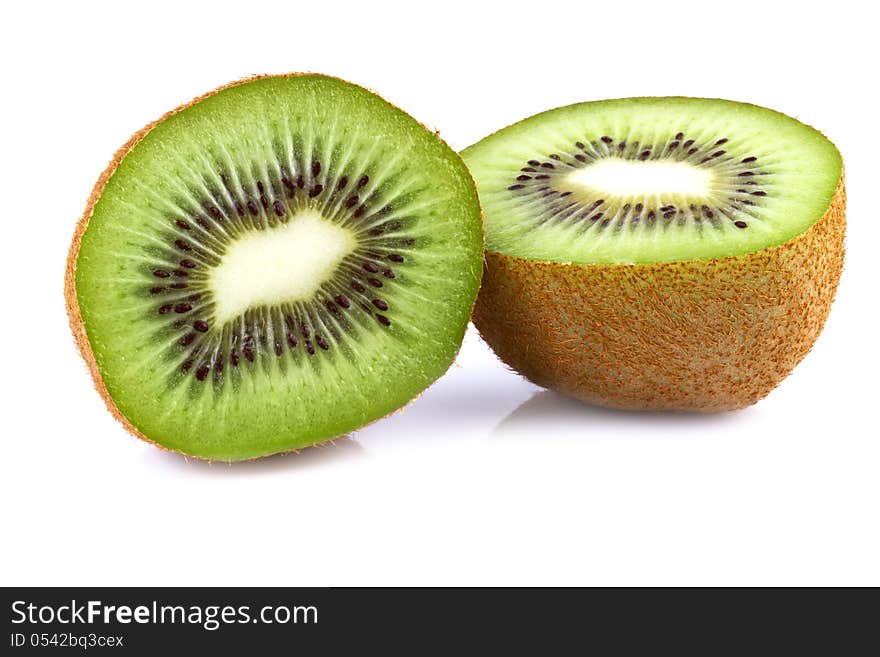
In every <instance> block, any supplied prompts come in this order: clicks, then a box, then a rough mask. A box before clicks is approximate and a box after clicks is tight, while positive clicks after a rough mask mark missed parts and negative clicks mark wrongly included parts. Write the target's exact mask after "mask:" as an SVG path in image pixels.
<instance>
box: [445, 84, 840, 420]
mask: <svg viewBox="0 0 880 657" xmlns="http://www.w3.org/2000/svg"><path fill="white" fill-rule="evenodd" d="M462 155H463V157H464V159H465V161H466V162H467V164H468V166H469V167H470V169H471V172H472V173H473V175H474V178H475V179H476V181H477V188H478V190H479V193H480V199H481V202H482V204H483V211H484V216H485V222H486V246H487V255H486V262H485V271H484V277H483V287H482V289H481V291H480V295H479V298H478V301H477V306H476V308H475V312H474V322H475V324H476V325H477V328H478V329H479V330H480V333H481V335H482V336H483V337H484V338H485V339H486V341H487V342H488V343H489V344H490V345H491V346H492V348H493V349H494V350H495V352H496V353H497V354H498V356H499V357H500V358H501V359H502V360H504V361H505V362H507V363H508V364H509V365H510V366H511V367H513V368H514V369H516V370H517V371H519V372H520V373H522V374H523V375H525V376H526V377H528V378H529V379H531V380H532V381H534V382H535V383H537V384H539V385H541V386H544V387H549V388H554V389H557V390H559V391H561V392H564V393H566V394H569V395H572V396H575V397H577V398H579V399H582V400H584V401H588V402H591V403H596V404H600V405H605V406H611V407H617V408H631V409H677V410H693V411H716V410H727V409H735V408H741V407H744V406H747V405H749V404H752V403H754V402H756V401H757V400H759V399H761V398H762V397H764V396H765V395H767V394H768V393H769V392H770V391H771V390H772V389H773V388H774V387H775V386H776V385H777V384H778V383H779V382H780V381H781V380H782V379H783V378H784V377H785V376H786V375H787V374H788V373H789V372H790V371H791V369H792V368H793V367H794V366H795V365H796V364H797V363H798V362H799V361H800V360H801V359H802V358H803V357H804V356H805V355H806V353H807V352H808V351H809V349H810V348H811V347H812V345H813V343H814V342H815V340H816V338H817V336H818V335H819V332H820V331H821V329H822V326H823V324H824V322H825V319H826V318H827V316H828V312H829V309H830V306H831V302H832V300H833V297H834V294H835V290H836V288H837V283H838V280H839V277H840V273H841V269H842V265H843V240H844V228H845V220H844V206H845V191H844V182H843V165H842V161H841V157H840V154H839V153H838V151H837V149H836V148H835V147H834V145H833V144H831V142H829V141H828V140H827V139H826V138H825V137H824V136H823V135H822V134H820V133H819V132H817V131H816V130H814V129H813V128H810V127H808V126H806V125H804V124H802V123H800V122H798V121H796V120H795V119H792V118H790V117H788V116H785V115H783V114H780V113H778V112H775V111H772V110H768V109H764V108H761V107H757V106H754V105H748V104H744V103H737V102H732V101H726V100H714V99H697V98H628V99H619V100H609V101H599V102H588V103H581V104H577V105H571V106H568V107H562V108H559V109H555V110H550V111H548V112H545V113H542V114H538V115H536V116H533V117H530V118H527V119H525V120H523V121H521V122H519V123H516V124H514V125H512V126H509V127H507V128H505V129H503V130H501V131H499V132H497V133H495V134H493V135H490V136H489V137H486V138H485V139H483V140H482V141H480V142H478V143H477V144H475V145H473V146H471V147H469V148H468V149H466V150H465V151H464V152H463V153H462Z"/></svg>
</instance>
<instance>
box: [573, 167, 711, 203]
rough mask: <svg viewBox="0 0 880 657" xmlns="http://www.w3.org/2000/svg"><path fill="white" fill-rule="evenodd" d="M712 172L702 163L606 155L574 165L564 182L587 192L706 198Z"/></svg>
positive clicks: (635, 197) (631, 195) (629, 196)
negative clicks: (642, 159)
mask: <svg viewBox="0 0 880 657" xmlns="http://www.w3.org/2000/svg"><path fill="white" fill-rule="evenodd" d="M714 179H715V175H714V174H713V173H712V171H711V170H710V169H708V168H705V167H697V166H694V165H693V164H690V163H688V162H676V161H672V160H652V161H646V162H642V161H638V160H624V159H620V158H608V159H603V160H598V161H596V162H593V163H592V164H590V166H587V167H583V168H579V169H575V170H574V171H572V172H571V173H569V174H568V176H566V179H565V183H566V184H567V185H569V186H571V187H572V188H573V190H572V191H580V192H585V193H589V194H593V195H595V194H600V195H602V194H604V195H606V196H612V197H622V198H630V199H643V198H651V197H658V198H660V199H661V200H666V199H670V200H671V199H676V198H695V197H696V198H708V197H709V195H710V192H711V190H712V184H713V182H714Z"/></svg>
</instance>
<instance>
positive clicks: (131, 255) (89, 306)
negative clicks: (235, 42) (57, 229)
mask: <svg viewBox="0 0 880 657" xmlns="http://www.w3.org/2000/svg"><path fill="white" fill-rule="evenodd" d="M482 240H483V238H482V224H481V218H480V208H479V203H478V200H477V195H476V189H475V188H474V184H473V181H472V179H471V177H470V175H469V173H468V171H467V169H466V167H465V166H464V164H463V162H462V161H461V159H460V158H459V156H458V155H457V154H456V153H454V152H453V151H452V150H451V149H450V148H449V147H448V146H447V145H446V144H445V143H444V142H443V141H442V140H441V139H440V138H439V137H438V136H437V135H436V134H434V133H432V132H430V131H428V130H427V129H425V128H424V127H423V126H421V125H420V124H419V123H417V122H416V121H415V120H414V119H412V118H411V117H410V116H408V115H407V114H405V113H404V112H402V111H400V110H398V109H397V108H395V107H393V106H391V105H389V104H388V103H387V102H385V101H384V100H382V99H381V98H379V97H378V96H376V95H374V94H373V93H371V92H369V91H367V90H365V89H362V88H360V87H358V86H355V85H353V84H349V83H347V82H344V81H341V80H337V79H333V78H329V77H325V76H320V75H287V76H272V77H263V78H255V79H251V80H248V81H245V82H241V83H234V84H232V85H229V86H227V87H224V88H221V89H219V90H217V91H215V92H212V93H210V94H208V95H206V96H203V97H201V98H198V99H196V100H195V101H193V102H192V103H190V104H188V105H186V106H184V107H181V108H178V109H177V110H174V111H173V112H171V113H169V114H168V115H166V116H165V117H163V118H162V119H160V120H159V121H157V122H156V123H153V124H150V125H149V126H147V127H146V128H144V129H143V130H141V131H140V132H138V133H137V134H136V135H135V136H134V137H133V138H132V139H131V141H130V142H129V143H128V144H126V145H125V146H124V147H123V148H122V149H121V150H120V151H119V152H118V153H117V155H116V157H115V158H114V160H113V162H112V163H111V164H110V166H109V167H108V169H107V170H106V171H105V172H104V174H103V175H102V176H101V178H100V180H99V181H98V184H97V185H96V187H95V189H94V192H93V194H92V196H91V198H90V200H89V203H88V207H87V209H86V212H85V214H84V216H83V218H82V219H81V221H80V223H79V225H78V228H77V231H76V235H75V237H74V240H73V245H72V247H71V251H70V255H69V259H68V268H67V275H66V293H67V303H68V311H69V315H70V319H71V326H72V328H73V332H74V335H75V337H76V339H77V342H78V344H79V346H80V348H81V351H82V353H83V355H84V357H85V359H86V361H87V363H88V364H89V366H90V369H91V372H92V375H93V377H94V380H95V384H96V387H97V388H98V391H99V392H100V393H101V394H102V396H103V397H104V399H105V400H106V402H107V404H108V406H109V408H110V410H111V411H112V412H113V414H114V415H116V417H117V418H119V419H120V420H121V421H122V422H123V424H124V425H125V426H126V428H128V429H129V430H130V431H131V432H133V433H134V434H135V435H137V436H139V437H141V438H144V439H147V440H150V441H152V442H155V443H157V444H159V445H161V446H163V447H166V448H168V449H172V450H176V451H180V452H183V453H186V454H190V455H194V456H199V457H205V458H213V459H226V460H236V459H246V458H253V457H258V456H263V455H267V454H271V453H275V452H282V451H289V450H294V449H297V448H300V447H303V446H307V445H311V444H314V443H316V442H320V441H324V440H328V439H331V438H334V437H337V436H340V435H342V434H345V433H348V432H350V431H352V430H354V429H357V428H358V427H361V426H363V425H365V424H367V423H369V422H372V421H374V420H376V419H378V418H381V417H383V416H384V415H386V414H388V413H390V412H392V411H394V410H395V409H397V408H400V407H401V406H402V405H404V404H406V403H407V402H408V401H410V400H411V399H413V398H414V397H415V396H416V395H417V394H418V393H419V392H420V391H422V390H423V389H424V388H425V387H427V386H428V385H429V384H430V383H431V382H433V381H434V380H435V379H436V378H437V377H438V376H440V375H441V374H442V373H443V372H444V371H445V370H446V369H447V367H448V366H449V365H450V363H451V362H452V360H453V358H454V356H455V354H456V352H457V351H458V348H459V346H460V344H461V340H462V338H463V335H464V332H465V329H466V327H467V322H468V318H469V315H470V311H471V309H472V306H473V303H474V300H475V298H476V294H477V288H478V286H479V281H480V274H481V270H482V266H481V262H482Z"/></svg>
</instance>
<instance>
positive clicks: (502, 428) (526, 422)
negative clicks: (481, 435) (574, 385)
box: [491, 390, 749, 438]
mask: <svg viewBox="0 0 880 657" xmlns="http://www.w3.org/2000/svg"><path fill="white" fill-rule="evenodd" d="M748 412H749V411H748V409H743V410H741V411H731V412H726V413H684V412H673V411H627V410H618V409H614V408H604V407H601V406H591V405H590V404H586V403H583V402H581V401H578V400H577V399H574V398H572V397H566V396H565V395H561V394H559V393H558V392H554V391H552V390H542V391H540V392H537V393H535V394H534V395H533V396H532V397H530V398H529V399H527V400H526V401H525V402H523V403H522V404H520V405H519V406H518V407H517V408H516V409H515V410H514V411H513V412H512V413H510V414H509V415H508V416H507V417H505V418H504V419H503V420H501V422H499V423H498V425H497V426H496V427H495V429H494V430H493V431H492V434H491V437H492V438H508V437H513V436H522V435H523V434H526V433H529V434H534V435H535V436H547V435H548V434H552V433H554V432H556V431H559V430H564V429H568V430H570V429H572V428H577V429H583V433H584V435H585V436H589V435H591V434H595V435H598V434H599V433H602V432H603V430H605V429H607V428H608V427H611V426H612V425H613V429H614V431H615V433H616V432H618V431H619V432H620V436H621V437H625V436H626V435H627V430H628V429H639V428H642V427H647V426H655V427H666V428H674V427H685V426H689V427H694V428H697V429H700V430H701V431H705V432H706V435H707V436H709V435H710V432H709V430H710V429H711V428H712V427H714V426H718V425H721V424H725V423H727V422H735V421H737V418H740V417H742V414H743V413H748ZM605 435H606V436H607V434H605Z"/></svg>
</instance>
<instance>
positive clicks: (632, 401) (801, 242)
mask: <svg viewBox="0 0 880 657" xmlns="http://www.w3.org/2000/svg"><path fill="white" fill-rule="evenodd" d="M845 207H846V190H845V187H844V177H843V174H842V173H841V177H840V181H839V182H838V186H837V189H836V190H835V192H834V195H833V197H832V199H831V203H830V205H829V207H828V210H827V211H826V212H825V214H824V215H823V216H822V217H821V218H820V219H819V220H818V221H816V223H814V224H813V225H812V226H811V227H810V228H809V229H808V230H806V231H805V232H803V233H801V234H800V235H798V236H796V237H794V238H793V239H791V240H789V241H787V242H785V243H783V244H781V245H779V246H775V247H770V248H766V249H763V250H761V251H757V252H754V253H749V254H746V255H741V256H733V257H725V258H718V259H710V260H686V261H675V262H659V263H649V264H567V263H555V262H539V261H532V260H526V259H523V258H518V257H514V256H510V255H505V254H502V253H495V252H487V254H486V261H485V269H484V273H483V284H482V288H481V289H480V294H479V297H478V298H477V305H476V308H475V311H474V317H473V319H474V323H475V324H476V326H477V329H478V330H479V332H480V334H481V335H482V337H483V339H485V341H486V342H487V343H488V344H489V345H490V346H491V347H492V349H493V350H494V351H495V353H496V354H497V355H498V357H499V358H501V359H502V360H503V361H504V362H505V363H507V364H508V365H509V366H510V367H512V368H513V369H515V370H516V371H518V372H519V373H520V374H522V375H523V376H525V377H526V378H528V379H529V380H531V381H533V382H534V383H536V384H538V385H540V386H542V387H545V388H552V389H555V390H557V391H559V392H562V393H564V394H566V395H569V396H572V397H575V398H577V399H580V400H582V401H585V402H588V403H591V404H596V405H600V406H606V407H611V408H620V409H632V410H679V411H698V412H713V411H725V410H733V409H739V408H744V407H746V406H750V405H751V404H754V403H755V402H757V401H758V400H760V399H762V398H763V397H765V396H766V395H767V394H768V393H770V391H771V390H773V388H775V387H776V385H777V384H779V382H780V381H782V379H784V378H785V377H786V376H787V375H788V374H789V373H790V372H791V370H792V369H793V368H794V367H795V365H797V364H798V363H799V362H800V361H801V359H803V358H804V356H806V354H807V352H809V350H810V349H811V348H812V346H813V344H814V343H815V341H816V338H817V337H818V336H819V333H820V332H821V330H822V327H823V326H824V324H825V320H826V319H827V317H828V313H829V310H830V308H831V303H832V301H833V299H834V295H835V292H836V290H837V284H838V281H839V279H840V274H841V271H842V268H843V259H844V232H845V228H846V220H845Z"/></svg>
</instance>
